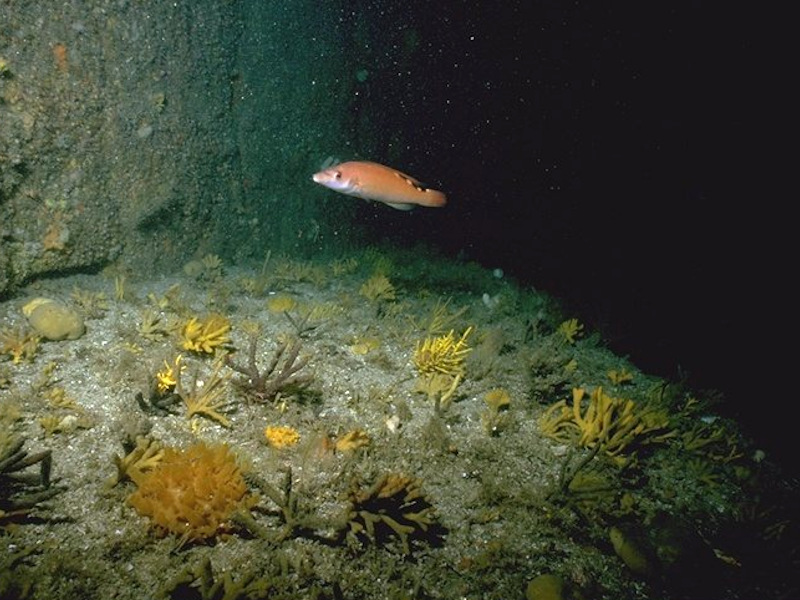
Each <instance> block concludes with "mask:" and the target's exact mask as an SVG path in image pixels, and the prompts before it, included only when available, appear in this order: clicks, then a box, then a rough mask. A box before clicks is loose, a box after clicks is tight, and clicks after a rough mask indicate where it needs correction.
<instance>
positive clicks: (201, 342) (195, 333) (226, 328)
mask: <svg viewBox="0 0 800 600" xmlns="http://www.w3.org/2000/svg"><path fill="white" fill-rule="evenodd" d="M230 330H231V322H230V321H229V320H228V319H227V318H226V317H224V316H223V315H220V314H211V315H209V316H208V317H206V318H205V319H203V320H202V321H201V320H200V319H198V318H197V317H192V318H191V319H189V320H188V321H187V322H186V323H184V325H183V328H182V329H181V347H182V348H183V349H184V350H190V351H192V352H202V353H205V354H213V353H214V351H215V350H216V349H217V348H219V347H221V346H224V345H225V344H227V343H228V342H230V338H229V337H228V333H229V332H230Z"/></svg>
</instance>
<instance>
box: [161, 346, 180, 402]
mask: <svg viewBox="0 0 800 600" xmlns="http://www.w3.org/2000/svg"><path fill="white" fill-rule="evenodd" d="M182 360H183V356H182V355H180V354H178V356H176V357H175V360H173V361H172V364H169V363H168V362H167V361H166V360H165V361H164V368H163V369H161V370H160V371H159V372H158V373H156V389H157V390H158V393H159V394H166V393H167V392H171V391H172V390H174V389H175V386H176V385H177V384H178V377H179V376H180V372H181V371H183V365H182V364H181V361H182Z"/></svg>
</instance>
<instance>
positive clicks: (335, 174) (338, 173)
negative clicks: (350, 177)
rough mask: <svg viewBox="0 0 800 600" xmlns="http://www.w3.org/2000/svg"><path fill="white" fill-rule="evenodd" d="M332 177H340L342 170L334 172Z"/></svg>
mask: <svg viewBox="0 0 800 600" xmlns="http://www.w3.org/2000/svg"><path fill="white" fill-rule="evenodd" d="M333 177H334V179H341V178H342V172H341V171H336V172H334V175H333Z"/></svg>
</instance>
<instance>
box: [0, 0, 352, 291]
mask: <svg viewBox="0 0 800 600" xmlns="http://www.w3.org/2000/svg"><path fill="white" fill-rule="evenodd" d="M339 11H340V8H339V5H338V2H326V3H314V2H312V1H310V0H301V1H299V2H295V3H293V6H292V7H291V9H287V8H285V6H283V5H282V4H280V3H265V2H255V1H253V2H221V1H214V0H206V1H200V2H188V1H187V2H177V3H171V2H170V3H162V2H158V3H156V2H154V3H138V2H128V1H125V0H116V1H106V2H103V1H95V2H91V3H87V2H78V1H77V0H76V1H73V2H60V3H57V4H52V3H31V2H26V1H25V0H4V1H3V2H2V3H0V23H1V24H2V26H0V297H2V296H4V295H7V294H9V293H11V292H13V290H14V288H15V287H17V286H19V285H21V284H23V283H25V282H27V281H30V280H32V279H36V278H39V277H45V276H50V275H53V274H58V273H62V272H69V271H76V270H93V269H100V268H102V267H104V266H106V265H108V264H111V263H114V262H119V263H122V264H124V265H127V266H128V267H129V268H132V269H134V270H135V269H142V270H144V269H147V270H148V271H151V270H152V269H162V270H170V269H175V268H179V267H180V266H182V265H183V264H184V263H185V262H186V261H187V260H189V259H190V258H193V257H196V256H202V255H204V254H206V253H217V254H219V255H220V256H222V257H223V258H224V259H226V260H228V261H234V260H245V259H248V258H251V257H252V258H254V259H259V258H260V257H263V255H264V254H265V252H266V251H267V249H271V250H272V251H273V252H275V251H278V252H285V253H289V254H297V255H300V256H303V257H305V256H308V255H309V254H311V253H315V252H326V251H330V250H331V249H334V248H336V247H337V245H338V244H340V243H341V242H342V240H344V239H347V238H349V236H347V235H343V230H342V228H343V227H345V228H346V223H347V222H348V219H349V216H350V214H351V211H352V210H353V209H352V204H351V203H348V202H341V203H330V202H326V201H325V200H324V197H325V194H324V191H323V190H322V189H318V186H315V185H314V184H313V183H311V182H310V175H311V173H312V172H313V171H314V169H316V168H317V167H318V166H319V164H320V163H321V162H322V161H324V160H325V158H326V157H327V156H329V155H335V154H336V153H338V152H343V151H346V150H347V140H348V139H350V137H351V135H350V131H349V129H350V128H351V127H352V123H351V121H352V119H350V118H349V117H348V115H349V113H350V106H351V103H352V96H353V94H352V93H351V88H353V87H354V86H355V85H356V84H357V80H356V78H355V67H354V66H352V65H350V64H349V62H348V59H347V58H346V56H345V55H344V54H343V52H342V47H343V46H342V40H343V39H344V38H346V37H347V35H348V34H347V31H346V29H343V28H337V27H336V26H333V27H332V26H330V23H336V22H337V14H339ZM331 64H333V65H334V66H335V68H331V66H330V65H331Z"/></svg>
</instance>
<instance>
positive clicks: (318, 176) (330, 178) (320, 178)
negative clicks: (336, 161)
mask: <svg viewBox="0 0 800 600" xmlns="http://www.w3.org/2000/svg"><path fill="white" fill-rule="evenodd" d="M311 179H313V180H314V182H315V183H318V184H320V185H324V186H325V187H326V188H329V189H332V190H334V191H337V192H340V193H342V194H352V193H353V192H354V191H355V190H356V189H357V188H358V182H357V181H355V180H354V178H352V177H349V176H348V174H347V173H346V171H345V170H344V169H341V168H339V166H338V165H337V166H335V167H329V168H327V169H323V170H322V171H319V172H318V173H314V175H312V177H311Z"/></svg>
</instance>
